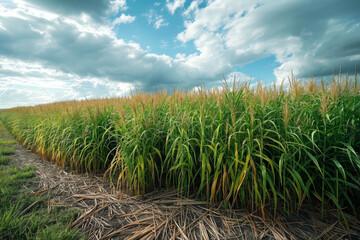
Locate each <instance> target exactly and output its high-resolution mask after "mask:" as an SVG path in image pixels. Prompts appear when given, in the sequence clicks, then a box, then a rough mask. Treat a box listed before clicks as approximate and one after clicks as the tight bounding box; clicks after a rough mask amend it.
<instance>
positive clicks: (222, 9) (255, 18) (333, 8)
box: [0, 0, 360, 108]
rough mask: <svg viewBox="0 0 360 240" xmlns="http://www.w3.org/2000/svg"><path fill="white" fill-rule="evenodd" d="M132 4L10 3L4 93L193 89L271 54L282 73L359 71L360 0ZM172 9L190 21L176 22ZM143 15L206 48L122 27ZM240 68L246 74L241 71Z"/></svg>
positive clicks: (3, 33)
mask: <svg viewBox="0 0 360 240" xmlns="http://www.w3.org/2000/svg"><path fill="white" fill-rule="evenodd" d="M129 4H130V1H128V2H126V0H113V1H106V0H88V1H84V0H82V1H81V0H72V1H70V0H62V1H60V0H53V1H46V0H27V1H23V0H16V1H15V0H9V1H6V2H2V3H0V83H1V85H0V101H1V102H2V103H5V102H9V100H8V99H14V101H13V103H12V104H11V106H15V105H16V104H21V105H23V104H26V103H27V102H28V104H30V102H31V103H43V102H47V101H57V100H64V99H74V98H75V99H76V98H83V97H88V98H90V97H103V96H117V95H119V94H126V92H127V91H128V90H129V89H130V88H140V89H142V90H145V91H151V90H154V89H156V88H158V87H160V86H162V87H163V88H174V87H182V88H187V87H188V88H190V89H192V88H193V87H194V86H195V85H201V84H202V83H205V84H208V85H212V84H216V83H218V80H219V79H221V76H222V75H224V76H228V74H230V73H234V72H236V71H237V70H236V69H235V68H236V67H239V66H240V67H241V66H245V65H246V64H249V63H252V62H256V61H257V60H259V59H263V58H267V57H269V56H274V57H275V59H276V61H277V62H278V63H279V65H280V66H279V67H276V68H275V69H274V73H275V75H276V77H277V79H278V80H279V81H281V80H282V79H284V78H287V77H288V75H289V74H290V72H291V71H293V72H294V73H295V75H296V76H297V77H304V78H307V77H309V76H314V75H315V76H324V75H325V76H326V75H331V74H332V71H333V69H335V71H336V70H337V69H338V68H339V67H340V65H341V66H342V68H343V70H344V71H345V72H347V71H349V72H350V74H351V73H353V71H354V68H355V64H358V65H360V64H359V63H360V44H359V39H360V15H359V14H358V9H360V2H359V1H357V0H347V1H343V2H340V1H336V0H327V1H325V0H319V1H315V2H314V1H310V0H287V1H283V0H276V1H269V0H260V1H257V2H254V1H252V0H244V1H238V0H212V1H203V0H193V1H192V2H191V3H189V4H188V5H185V1H184V0H174V1H170V0H167V1H166V5H165V6H164V8H163V9H162V10H158V12H156V11H155V10H153V9H151V8H153V7H154V6H155V5H156V6H158V5H159V4H158V3H156V4H155V5H154V4H150V7H149V8H150V9H145V10H143V11H142V12H139V13H138V14H137V15H136V14H134V13H133V12H131V14H130V13H129V12H130V11H129V8H130V7H129ZM185 6H186V7H185ZM180 10H181V11H180ZM160 11H162V12H160ZM167 11H169V12H167ZM176 14H179V16H176ZM144 17H145V18H144ZM165 17H166V18H165ZM171 17H173V18H174V19H175V18H177V19H180V20H181V19H183V22H177V23H176V24H174V22H173V19H171ZM144 20H146V21H144ZM141 21H142V22H143V23H144V24H145V25H146V22H147V23H148V24H151V25H152V26H153V27H154V28H155V29H153V28H152V27H149V28H148V29H151V30H152V31H153V32H152V34H158V33H159V34H160V32H165V31H169V32H172V34H173V36H176V40H177V41H180V43H184V44H187V45H192V44H193V45H194V47H195V50H196V51H193V52H189V51H188V52H187V54H184V53H181V52H175V54H174V55H175V57H170V56H168V55H166V54H155V53H152V52H151V51H150V50H149V49H151V46H149V48H144V46H141V45H140V43H138V42H134V41H126V40H124V39H122V38H121V34H119V33H117V32H115V31H116V29H117V28H120V27H126V26H128V25H125V23H132V24H134V26H135V24H137V23H139V22H141ZM115 25H121V26H118V27H116V28H114V26H115ZM182 25H183V26H182ZM131 26H133V25H131ZM165 26H168V27H166V28H165ZM162 27H164V28H162ZM160 28H161V29H160ZM149 32H150V30H149ZM139 37H142V36H139ZM173 40H174V39H172V38H171V37H169V38H165V37H164V38H163V41H159V48H160V49H162V50H163V51H165V50H168V49H170V48H171V42H173ZM169 43H170V44H169ZM172 50H173V51H178V50H179V48H178V49H175V48H174V49H172ZM259 71H261V69H259ZM237 76H240V77H246V75H244V74H242V73H239V72H237ZM42 86H46V87H42ZM32 95H36V97H35V96H34V97H31V96H32ZM15 99H16V100H15ZM8 106H10V105H8ZM2 107H4V106H0V108H2Z"/></svg>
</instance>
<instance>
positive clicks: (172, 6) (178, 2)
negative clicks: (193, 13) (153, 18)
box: [166, 0, 186, 14]
mask: <svg viewBox="0 0 360 240" xmlns="http://www.w3.org/2000/svg"><path fill="white" fill-rule="evenodd" d="M185 1H186V0H174V1H173V2H170V0H166V7H167V9H168V10H169V12H170V13H171V14H174V13H175V11H176V9H178V8H182V7H183V6H184V4H185Z"/></svg>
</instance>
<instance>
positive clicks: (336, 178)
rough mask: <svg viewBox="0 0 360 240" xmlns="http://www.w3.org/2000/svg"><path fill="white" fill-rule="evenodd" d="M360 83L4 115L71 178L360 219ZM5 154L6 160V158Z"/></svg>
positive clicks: (148, 96) (150, 96)
mask: <svg viewBox="0 0 360 240" xmlns="http://www.w3.org/2000/svg"><path fill="white" fill-rule="evenodd" d="M355 76H356V77H355V79H350V78H349V77H345V78H341V76H338V77H335V76H334V77H333V80H332V83H331V84H324V83H323V82H321V83H319V84H317V83H316V82H315V81H314V80H312V79H310V80H308V81H307V82H306V83H302V82H300V81H298V80H296V79H294V78H292V79H290V80H289V85H288V87H281V86H276V85H274V86H264V85H261V84H258V85H257V86H255V87H250V86H249V84H235V83H234V84H231V85H230V86H229V85H227V84H224V87H223V88H222V89H212V90H202V89H199V91H198V92H184V91H173V92H166V91H165V90H161V91H158V92H157V93H142V92H136V93H134V94H132V96H130V97H123V98H111V99H97V100H86V101H69V102H57V103H52V104H47V105H38V106H35V107H19V108H14V109H10V110H5V111H2V112H1V113H0V120H1V121H2V122H3V123H4V124H5V125H6V127H7V128H8V129H9V131H10V132H11V133H12V134H13V135H14V136H15V137H16V138H17V139H18V140H19V141H20V142H21V143H22V144H23V145H24V146H26V147H27V148H29V149H32V150H33V151H36V152H38V153H39V154H41V155H42V156H44V157H45V158H47V159H49V160H50V161H53V162H56V163H57V164H59V165H61V166H62V167H64V168H71V169H74V170H77V171H80V172H95V173H104V174H105V176H106V177H107V178H108V179H109V180H110V181H112V182H113V183H114V184H115V185H116V186H117V187H118V188H119V189H121V190H123V191H127V192H128V193H130V194H135V195H142V194H145V193H147V192H150V191H152V190H154V189H161V188H176V189H177V190H178V192H179V194H180V195H181V196H185V197H196V198H199V199H201V200H206V201H208V202H210V203H211V204H213V205H214V206H222V207H225V208H248V209H251V210H259V211H260V213H262V214H263V215H265V211H264V208H265V207H266V208H269V209H271V211H274V213H276V211H277V209H280V208H281V209H283V210H285V212H288V213H296V212H297V211H298V210H299V209H301V207H302V206H303V205H304V204H311V205H313V206H315V205H318V206H320V207H319V212H321V213H323V212H324V209H326V208H335V209H338V214H339V217H340V218H343V219H345V222H346V218H345V217H344V212H350V213H353V214H355V215H356V214H359V207H360V205H359V201H356V199H360V190H359V189H360V177H359V176H360V174H359V173H360V154H359V153H360V94H359V86H358V82H357V81H358V80H357V75H355ZM4 151H5V150H4Z"/></svg>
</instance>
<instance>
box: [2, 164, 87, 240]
mask: <svg viewBox="0 0 360 240" xmlns="http://www.w3.org/2000/svg"><path fill="white" fill-rule="evenodd" d="M34 170H35V168H34V167H30V166H27V167H24V168H22V169H21V168H18V167H14V166H9V167H5V166H0V239H59V240H60V239H80V238H81V235H80V234H79V233H78V232H76V231H73V230H67V225H68V223H69V222H71V221H72V220H73V219H74V218H75V216H76V215H77V214H78V212H77V211H76V210H74V209H67V210H66V211H64V210H63V209H59V208H55V209H51V210H48V209H47V205H46V204H45V198H35V197H32V196H30V195H29V192H28V191H25V190H24V187H23V186H29V185H30V184H31V182H32V181H34V180H35V173H34Z"/></svg>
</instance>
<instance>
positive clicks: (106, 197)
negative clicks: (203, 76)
mask: <svg viewBox="0 0 360 240" xmlns="http://www.w3.org/2000/svg"><path fill="white" fill-rule="evenodd" d="M13 159H14V160H13V164H16V165H19V166H24V165H32V166H35V167H37V174H38V175H39V179H40V180H39V185H38V186H36V190H35V191H34V194H35V195H43V194H47V195H48V196H49V198H48V204H49V205H48V206H49V208H56V207H77V208H79V209H80V211H81V212H82V214H81V215H80V216H79V217H78V218H77V219H76V220H75V221H74V222H73V223H71V224H70V225H69V227H71V228H80V229H82V230H83V231H84V232H85V233H86V234H87V236H88V238H89V239H316V238H317V237H318V238H319V239H349V236H350V235H349V233H350V234H351V237H352V238H351V239H360V222H359V220H358V219H356V218H354V217H351V216H348V217H349V220H350V221H349V222H350V223H351V227H350V229H351V230H350V232H346V231H345V230H344V226H343V225H342V224H341V223H340V222H339V221H337V218H336V211H329V212H328V215H327V222H323V221H320V220H319V219H320V217H319V216H318V215H317V214H315V213H310V212H304V213H301V214H300V216H297V217H291V218H289V217H280V216H279V217H278V218H277V220H276V221H271V220H266V221H263V220H262V219H261V218H260V217H258V216H256V215H254V214H249V213H246V212H245V211H240V210H237V211H231V212H230V211H225V210H217V209H211V208H209V207H208V206H207V204H206V203H203V202H198V201H195V200H190V199H182V198H178V197H177V196H176V192H175V191H165V192H162V193H159V192H156V193H155V192H154V193H151V194H148V195H146V196H144V197H142V198H134V197H129V196H127V195H126V194H120V193H118V192H115V191H114V190H113V188H112V187H111V186H110V185H109V183H108V181H103V179H102V178H101V177H99V176H94V175H86V174H77V173H73V172H66V171H64V170H62V169H61V168H59V167H58V166H56V165H55V164H53V163H50V162H48V161H46V160H43V159H41V157H40V156H39V155H37V154H34V153H32V152H31V151H30V150H26V149H24V148H22V146H21V145H20V144H19V146H18V149H17V150H16V153H15V155H13Z"/></svg>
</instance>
